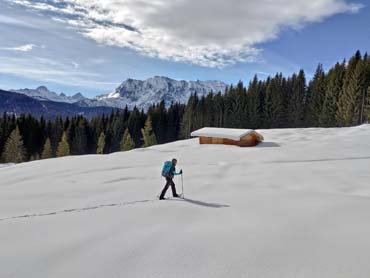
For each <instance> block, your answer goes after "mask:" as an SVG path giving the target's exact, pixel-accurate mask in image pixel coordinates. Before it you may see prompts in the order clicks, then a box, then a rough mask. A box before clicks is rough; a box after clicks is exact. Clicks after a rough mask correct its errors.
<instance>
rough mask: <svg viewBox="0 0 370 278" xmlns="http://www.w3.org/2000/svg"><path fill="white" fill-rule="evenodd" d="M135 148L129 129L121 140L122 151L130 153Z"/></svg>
mask: <svg viewBox="0 0 370 278" xmlns="http://www.w3.org/2000/svg"><path fill="white" fill-rule="evenodd" d="M134 148H135V143H134V140H133V139H132V138H131V135H130V132H129V130H128V128H126V130H125V133H124V134H123V137H122V140H121V151H123V152H125V151H129V150H132V149H134Z"/></svg>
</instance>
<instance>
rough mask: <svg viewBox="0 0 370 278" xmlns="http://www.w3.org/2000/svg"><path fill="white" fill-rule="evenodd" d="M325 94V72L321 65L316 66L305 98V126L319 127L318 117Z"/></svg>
mask: <svg viewBox="0 0 370 278" xmlns="http://www.w3.org/2000/svg"><path fill="white" fill-rule="evenodd" d="M325 93H326V79H325V72H324V70H323V67H322V65H321V64H319V65H318V67H317V69H316V73H315V75H314V77H313V79H312V81H311V82H310V83H309V85H308V94H307V97H306V104H307V111H306V112H307V114H306V126H319V125H320V116H321V114H322V110H323V104H324V100H325Z"/></svg>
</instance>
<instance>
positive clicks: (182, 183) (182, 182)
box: [181, 173, 185, 199]
mask: <svg viewBox="0 0 370 278" xmlns="http://www.w3.org/2000/svg"><path fill="white" fill-rule="evenodd" d="M181 187H182V198H184V199H185V193H184V179H183V178H182V173H181Z"/></svg>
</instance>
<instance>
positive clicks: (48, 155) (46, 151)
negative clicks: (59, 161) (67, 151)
mask: <svg viewBox="0 0 370 278" xmlns="http://www.w3.org/2000/svg"><path fill="white" fill-rule="evenodd" d="M52 156H53V155H52V150H51V142H50V138H49V137H48V138H47V139H46V141H45V144H44V148H43V151H42V154H41V159H47V158H51V157H52Z"/></svg>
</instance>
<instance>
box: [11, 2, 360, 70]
mask: <svg viewBox="0 0 370 278" xmlns="http://www.w3.org/2000/svg"><path fill="white" fill-rule="evenodd" d="M7 1H9V2H11V3H13V4H15V5H21V6H23V7H26V8H28V9H32V10H36V11H39V12H42V13H44V14H46V15H48V16H50V17H51V18H53V19H54V20H56V21H60V22H64V23H66V24H68V25H69V26H70V27H73V28H76V30H77V31H78V32H80V33H81V34H82V35H83V36H85V37H88V38H90V39H93V40H95V41H96V42H97V43H101V44H106V45H112V46H117V47H126V48H130V49H133V50H135V51H137V52H138V53H141V54H143V55H146V56H149V57H156V58H160V59H164V60H170V61H179V62H185V63H191V64H196V65H200V66H205V67H224V66H228V65H233V64H235V63H237V62H253V61H256V60H258V59H260V57H259V56H260V51H261V49H260V48H259V47H258V45H259V44H260V43H264V42H266V41H269V40H271V39H274V38H276V37H277V36H278V35H279V33H280V32H281V31H282V30H284V29H286V28H293V29H297V28H302V27H304V26H305V25H307V24H309V23H313V22H320V21H322V20H324V19H325V18H327V17H330V16H333V15H335V14H338V13H356V12H358V11H359V10H360V9H361V8H362V5H361V4H355V3H350V2H348V1H345V0H310V1H306V0H275V1H269V0H248V1H245V0H229V1H224V0H201V1H199V0H151V1H144V0H140V1H139V0H48V1H45V0H43V1H41V0H12V1H10V0H7Z"/></svg>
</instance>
